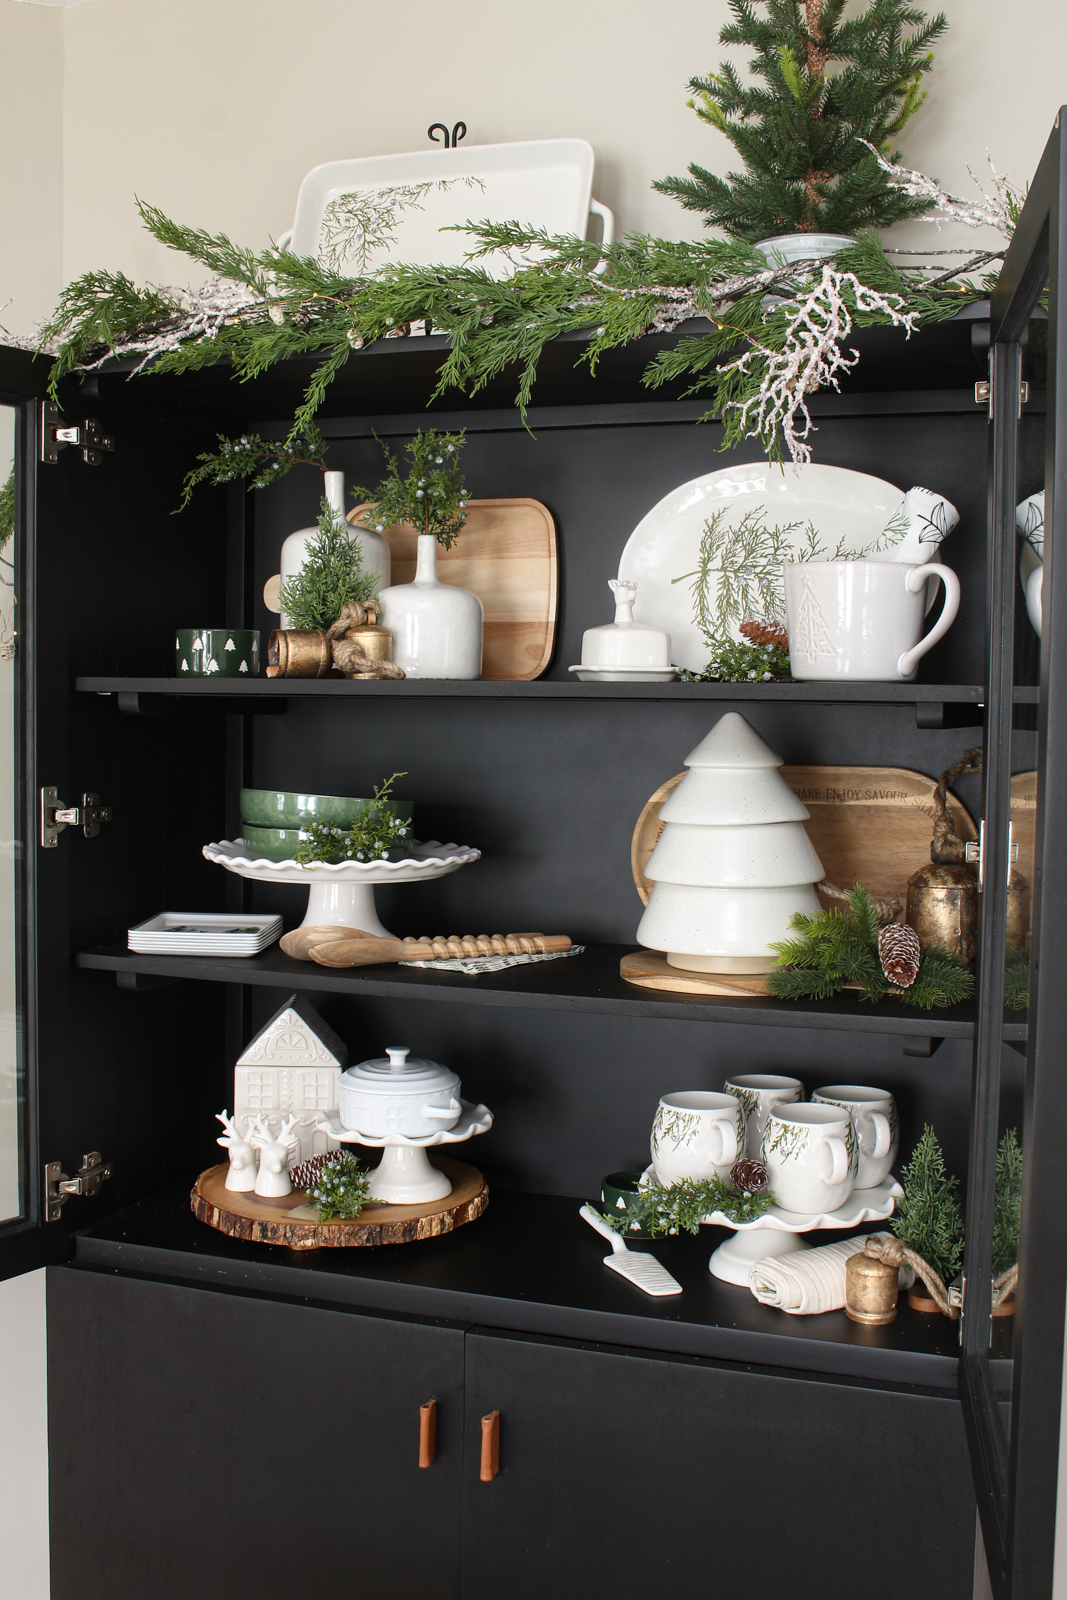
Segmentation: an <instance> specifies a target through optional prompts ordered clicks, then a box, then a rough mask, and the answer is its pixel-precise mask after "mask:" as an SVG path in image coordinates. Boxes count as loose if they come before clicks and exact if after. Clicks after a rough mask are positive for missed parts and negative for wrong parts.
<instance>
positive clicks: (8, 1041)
mask: <svg viewBox="0 0 1067 1600" xmlns="http://www.w3.org/2000/svg"><path fill="white" fill-rule="evenodd" d="M17 422H18V413H17V412H16V411H15V409H14V408H12V407H11V406H4V405H0V1224H2V1223H4V1222H10V1221H12V1220H16V1219H19V1218H21V1217H22V1216H23V1215H24V1213H25V1209H26V1207H25V1195H24V1166H25V1149H24V1146H25V1138H24V1116H25V1093H24V1087H23V1063H22V1016H21V1006H20V1003H19V969H20V965H21V952H20V938H21V929H22V915H21V906H20V899H21V883H20V878H21V860H22V840H21V837H20V821H19V804H18V800H19V793H20V786H21V773H20V762H19V748H20V743H21V740H20V730H19V706H20V699H21V697H20V694H19V684H18V677H19V660H18V655H17V652H16V649H15V632H16V622H15V599H16V588H15V572H16V559H15V558H16V550H17V546H18V535H17V528H16V520H17V515H16V513H17V507H18V504H19V498H20V497H19V494H18V492H17V484H16V459H17V451H16V433H17Z"/></svg>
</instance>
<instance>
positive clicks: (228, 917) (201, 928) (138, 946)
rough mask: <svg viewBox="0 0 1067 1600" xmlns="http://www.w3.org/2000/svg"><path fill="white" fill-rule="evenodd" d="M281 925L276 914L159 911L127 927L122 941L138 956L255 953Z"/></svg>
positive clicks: (266, 945) (277, 934)
mask: <svg viewBox="0 0 1067 1600" xmlns="http://www.w3.org/2000/svg"><path fill="white" fill-rule="evenodd" d="M282 926H283V924H282V919H281V917H280V916H278V915H276V914H275V915H267V916H257V915H246V914H244V913H241V912H238V913H236V914H229V913H227V912H214V911H208V912H204V911H162V912H160V914H159V916H156V917H150V918H149V919H148V921H147V922H141V923H139V924H138V925H137V927H135V928H130V929H129V930H128V932H127V935H126V942H127V947H128V948H129V949H130V950H133V951H135V952H136V953H137V954H140V955H152V954H156V955H215V956H231V955H232V956H255V955H259V954H260V953H261V952H262V951H263V950H266V949H268V948H269V946H270V945H272V944H273V943H274V942H275V940H276V939H279V938H280V937H281V932H282Z"/></svg>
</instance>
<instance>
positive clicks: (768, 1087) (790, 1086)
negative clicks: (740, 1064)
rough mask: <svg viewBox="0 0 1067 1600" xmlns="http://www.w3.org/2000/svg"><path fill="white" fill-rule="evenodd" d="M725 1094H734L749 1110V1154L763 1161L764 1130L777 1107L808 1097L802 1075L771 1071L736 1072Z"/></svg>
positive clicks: (743, 1106) (742, 1107) (746, 1124)
mask: <svg viewBox="0 0 1067 1600" xmlns="http://www.w3.org/2000/svg"><path fill="white" fill-rule="evenodd" d="M722 1087H723V1093H724V1094H732V1095H733V1096H734V1098H735V1099H736V1100H738V1101H739V1102H740V1105H741V1109H742V1110H743V1111H744V1113H745V1150H744V1153H745V1155H746V1156H749V1157H751V1159H752V1160H754V1161H759V1160H760V1150H761V1149H762V1147H763V1130H764V1129H765V1128H766V1126H767V1118H768V1117H769V1116H770V1114H771V1112H772V1111H773V1110H774V1108H775V1106H788V1105H796V1104H798V1102H799V1101H801V1100H803V1098H804V1085H803V1084H802V1083H801V1081H800V1079H799V1078H782V1077H779V1076H778V1075H777V1074H776V1073H771V1072H745V1073H740V1074H739V1073H735V1074H734V1076H733V1077H732V1078H727V1080H726V1082H725V1083H724V1084H723V1086H722Z"/></svg>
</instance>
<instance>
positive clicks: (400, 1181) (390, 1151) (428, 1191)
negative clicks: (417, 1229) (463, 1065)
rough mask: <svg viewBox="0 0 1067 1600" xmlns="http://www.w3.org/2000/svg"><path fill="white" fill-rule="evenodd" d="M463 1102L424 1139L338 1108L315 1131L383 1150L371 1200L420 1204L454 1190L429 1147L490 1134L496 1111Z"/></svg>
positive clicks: (316, 1125) (388, 1203) (404, 1204)
mask: <svg viewBox="0 0 1067 1600" xmlns="http://www.w3.org/2000/svg"><path fill="white" fill-rule="evenodd" d="M460 1105H461V1106H462V1107H463V1110H462V1112H461V1113H460V1118H459V1121H458V1122H457V1123H456V1125H455V1127H453V1128H438V1129H437V1130H436V1132H434V1133H427V1134H424V1135H423V1137H422V1138H421V1139H408V1138H406V1137H405V1135H404V1134H402V1133H387V1134H385V1135H384V1136H383V1137H382V1138H380V1139H375V1138H374V1137H372V1135H371V1134H369V1133H354V1132H353V1131H352V1129H351V1128H343V1127H342V1126H341V1119H340V1117H339V1116H338V1114H337V1112H336V1111H331V1112H328V1113H327V1114H325V1115H323V1116H320V1118H319V1120H318V1122H317V1123H316V1124H315V1131H316V1133H325V1134H328V1135H329V1137H330V1138H331V1139H336V1140H337V1141H338V1142H339V1143H340V1144H364V1145H368V1146H369V1147H370V1148H371V1149H374V1150H378V1149H380V1150H381V1152H382V1159H381V1163H380V1165H379V1166H378V1167H377V1168H376V1169H375V1170H374V1171H373V1172H372V1173H371V1192H370V1194H369V1196H368V1199H371V1200H378V1201H382V1202H384V1203H385V1204H386V1205H391V1206H414V1205H421V1204H422V1202H423V1201H424V1200H443V1199H444V1197H445V1195H446V1194H451V1193H452V1185H451V1183H450V1182H449V1180H448V1178H446V1177H445V1174H444V1173H443V1172H439V1171H438V1169H437V1168H436V1167H431V1165H430V1161H429V1157H428V1156H427V1154H426V1150H427V1147H428V1146H430V1145H435V1144H462V1143H463V1142H464V1141H465V1140H467V1139H473V1138H474V1137H475V1135H476V1134H479V1133H488V1132H489V1129H490V1128H491V1127H492V1126H493V1113H492V1112H491V1111H490V1110H488V1109H487V1107H485V1106H480V1105H479V1106H472V1105H471V1103H470V1101H469V1100H461V1101H460ZM764 1254H766V1252H764Z"/></svg>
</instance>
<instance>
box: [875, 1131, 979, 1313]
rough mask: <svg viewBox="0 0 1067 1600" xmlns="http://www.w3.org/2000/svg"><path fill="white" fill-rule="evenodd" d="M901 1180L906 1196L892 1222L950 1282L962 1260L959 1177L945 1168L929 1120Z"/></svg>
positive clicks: (906, 1241)
mask: <svg viewBox="0 0 1067 1600" xmlns="http://www.w3.org/2000/svg"><path fill="white" fill-rule="evenodd" d="M900 1181H901V1184H902V1185H903V1188H904V1198H903V1200H901V1201H899V1203H898V1205H897V1210H896V1215H895V1216H894V1217H893V1219H892V1221H891V1222H890V1224H889V1226H890V1227H891V1228H892V1230H893V1232H894V1233H895V1234H896V1236H897V1238H898V1239H899V1240H900V1242H901V1244H903V1245H906V1246H907V1248H908V1249H909V1250H914V1251H915V1253H916V1255H920V1256H922V1258H923V1260H924V1261H926V1262H928V1263H929V1265H930V1266H931V1267H933V1269H934V1271H935V1272H937V1273H939V1274H940V1276H941V1279H942V1281H943V1282H944V1283H945V1284H949V1283H951V1281H952V1279H953V1278H954V1277H955V1276H956V1273H957V1272H958V1271H959V1267H960V1262H961V1261H962V1260H963V1217H962V1215H961V1212H960V1202H959V1196H958V1194H957V1190H958V1188H959V1179H958V1178H953V1177H950V1176H949V1174H948V1173H947V1172H946V1171H945V1158H944V1156H943V1155H942V1154H941V1146H940V1145H939V1144H938V1142H937V1135H936V1134H935V1133H934V1130H933V1128H931V1126H930V1124H929V1123H927V1124H926V1126H925V1127H924V1128H923V1132H922V1138H921V1139H920V1140H919V1142H918V1144H917V1145H916V1146H915V1149H914V1150H913V1151H912V1153H911V1160H910V1161H909V1162H908V1164H907V1166H906V1167H905V1168H904V1170H903V1172H902V1173H901V1174H900Z"/></svg>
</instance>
